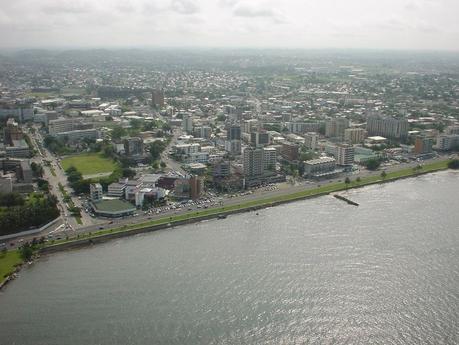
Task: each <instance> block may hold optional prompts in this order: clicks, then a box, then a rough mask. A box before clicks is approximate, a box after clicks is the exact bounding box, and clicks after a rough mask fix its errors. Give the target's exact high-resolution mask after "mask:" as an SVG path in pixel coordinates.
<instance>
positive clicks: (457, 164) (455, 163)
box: [448, 159, 459, 169]
mask: <svg viewBox="0 0 459 345" xmlns="http://www.w3.org/2000/svg"><path fill="white" fill-rule="evenodd" d="M448 168H450V169H459V159H453V160H452V161H451V162H449V163H448Z"/></svg>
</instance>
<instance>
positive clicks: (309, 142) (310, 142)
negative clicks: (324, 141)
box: [304, 132, 319, 150]
mask: <svg viewBox="0 0 459 345" xmlns="http://www.w3.org/2000/svg"><path fill="white" fill-rule="evenodd" d="M318 141H319V134H317V133H315V132H308V133H306V134H305V135H304V145H305V146H306V148H308V149H309V150H315V149H317V142H318Z"/></svg>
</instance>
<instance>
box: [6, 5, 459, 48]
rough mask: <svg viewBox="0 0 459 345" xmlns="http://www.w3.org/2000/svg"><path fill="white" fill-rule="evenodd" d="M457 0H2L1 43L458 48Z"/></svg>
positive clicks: (19, 45) (34, 45)
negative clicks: (95, 0) (92, 0)
mask: <svg viewBox="0 0 459 345" xmlns="http://www.w3.org/2000/svg"><path fill="white" fill-rule="evenodd" d="M458 14H459V2H458V1H455V0H437V1H434V0H386V1H376V0H369V1H368V0H367V1H364V0H348V1H335V0H321V1H318V0H306V1H299V0H290V1H284V2H282V3H280V2H277V1H273V0H251V1H248V0H214V1H212V0H156V1H147V0H130V1H129V0H124V1H121V0H100V1H97V2H90V1H87V0H74V1H69V0H60V1H59V0H38V1H33V0H16V1H14V2H6V1H4V0H2V4H1V8H0V30H1V31H2V33H3V35H2V41H1V42H0V49H30V48H32V49H33V48H45V49H87V48H89V49H93V48H106V49H119V48H138V49H168V48H202V49H206V48H217V49H218V48H234V49H246V48H255V49H276V48H281V49H285V48H287V49H306V50H308V49H319V50H321V49H354V50H361V49H365V50H366V49H369V50H396V51H399V50H402V51H405V50H408V51H411V50H416V51H418V50H420V51H459V22H458V21H457V19H456V18H457V15H458Z"/></svg>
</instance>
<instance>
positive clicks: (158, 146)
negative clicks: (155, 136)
mask: <svg viewBox="0 0 459 345" xmlns="http://www.w3.org/2000/svg"><path fill="white" fill-rule="evenodd" d="M166 147H167V143H165V142H163V141H159V140H157V141H155V142H153V143H151V144H150V146H149V151H150V156H151V159H152V161H157V160H158V159H159V158H160V157H161V153H162V152H163V151H164V150H165V149H166Z"/></svg>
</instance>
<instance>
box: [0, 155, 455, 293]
mask: <svg viewBox="0 0 459 345" xmlns="http://www.w3.org/2000/svg"><path fill="white" fill-rule="evenodd" d="M448 162H449V160H445V161H441V162H436V163H433V164H430V165H426V166H424V168H423V170H421V171H413V169H402V170H398V171H394V172H391V173H388V174H387V176H386V177H385V178H383V177H381V176H380V175H378V176H370V177H367V178H364V179H362V180H361V181H360V182H356V181H353V182H352V183H351V184H350V185H346V184H345V183H344V182H341V183H335V184H331V185H326V186H321V187H317V188H314V189H310V190H305V191H300V192H296V193H291V194H286V195H280V196H275V197H271V198H269V197H268V198H262V199H257V200H254V201H249V202H245V203H242V204H238V205H233V206H228V207H226V208H225V207H216V208H211V209H208V210H205V211H200V212H194V214H192V213H193V212H190V213H185V214H183V215H179V216H175V217H174V216H172V217H164V218H159V219H156V220H153V221H150V222H146V223H140V224H135V225H131V226H126V225H125V226H123V227H120V228H115V229H110V230H103V231H99V232H96V233H94V234H92V233H89V235H88V236H83V237H82V238H79V237H76V238H70V239H68V240H63V241H62V242H60V243H55V244H51V245H46V246H44V247H42V248H38V249H37V253H38V254H39V255H40V254H52V253H56V252H60V251H64V250H71V249H78V248H83V247H87V246H91V245H95V244H100V243H105V242H107V241H110V240H113V239H117V238H123V237H128V236H133V235H137V234H141V233H148V232H153V231H158V230H163V229H168V228H174V227H177V226H181V225H187V224H193V223H198V222H201V221H206V220H211V219H218V217H219V216H220V217H221V216H228V215H232V214H239V213H246V212H252V211H256V210H260V209H265V208H268V207H273V206H278V205H282V204H287V203H291V202H296V201H300V200H306V199H312V198H317V197H321V196H325V195H330V194H332V193H336V192H342V191H347V190H351V189H356V188H362V187H366V186H371V185H375V184H383V183H389V182H395V181H397V180H401V179H407V178H412V177H417V176H420V175H426V174H430V173H434V172H438V171H446V170H449V168H448ZM23 265H24V262H22V263H20V264H19V265H17V266H14V267H12V269H13V272H11V274H9V275H8V276H5V277H4V278H3V277H2V278H3V279H2V281H1V282H0V291H1V289H2V288H3V287H4V286H5V285H7V284H8V283H9V282H10V281H11V280H13V279H14V278H11V276H14V275H17V273H18V272H19V271H20V269H21V268H22V266H23Z"/></svg>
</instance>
